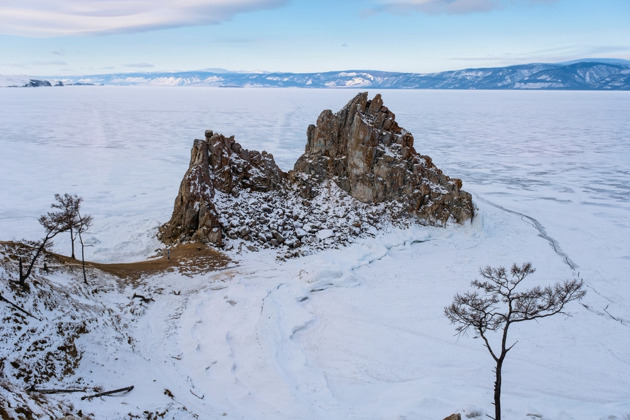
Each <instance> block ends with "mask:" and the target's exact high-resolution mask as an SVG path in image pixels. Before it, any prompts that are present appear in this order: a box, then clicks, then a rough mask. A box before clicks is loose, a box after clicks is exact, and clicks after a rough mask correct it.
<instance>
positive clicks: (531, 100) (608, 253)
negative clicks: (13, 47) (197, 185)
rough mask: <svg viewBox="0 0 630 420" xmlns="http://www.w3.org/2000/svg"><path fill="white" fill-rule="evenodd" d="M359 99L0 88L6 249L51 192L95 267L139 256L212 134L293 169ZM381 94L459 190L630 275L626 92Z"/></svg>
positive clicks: (1, 217) (1, 226)
mask: <svg viewBox="0 0 630 420" xmlns="http://www.w3.org/2000/svg"><path fill="white" fill-rule="evenodd" d="M355 93H356V91H352V90H298V89H221V88H158V87H152V88H134V87H64V88H63V89H57V88H55V89H2V91H0V110H2V112H1V113H0V126H1V127H2V136H1V138H0V142H1V146H2V155H1V156H0V159H1V165H0V179H1V180H2V191H1V192H0V202H1V203H2V205H1V206H0V232H2V238H3V239H20V238H23V237H26V238H37V237H38V236H39V235H40V234H41V228H40V226H39V225H38V224H37V221H36V219H37V217H38V216H39V215H40V214H42V213H43V212H44V211H45V210H47V208H48V206H49V204H50V203H51V202H52V198H53V195H54V194H55V193H64V192H68V193H76V194H79V195H81V196H82V197H84V199H85V201H84V211H85V212H88V213H89V214H92V215H93V216H94V219H95V226H94V228H93V230H92V232H91V233H92V236H91V241H92V242H93V243H94V247H93V248H92V249H88V251H89V252H90V254H91V255H90V257H91V258H94V259H97V260H101V261H112V260H133V259H138V258H142V257H143V256H145V255H146V254H147V253H150V252H151V251H152V250H153V249H154V247H155V246H156V245H157V244H156V243H155V242H154V241H153V238H152V236H153V235H154V233H155V231H156V228H157V226H158V225H159V224H160V223H163V222H165V221H167V220H168V219H169V217H170V212H171V211H172V204H173V200H174V199H175V196H176V194H177V189H178V187H179V182H180V180H181V178H182V176H183V174H184V172H185V171H186V169H187V166H188V159H189V152H190V148H191V146H192V141H193V139H195V138H203V135H204V131H205V130H206V129H212V130H214V131H215V132H220V133H223V134H225V135H235V137H236V140H237V141H238V142H240V143H241V144H242V145H243V146H244V147H246V148H249V149H255V150H267V151H269V152H271V153H273V154H274V156H275V158H276V161H277V162H278V164H279V165H280V167H281V168H282V169H283V170H288V169H290V168H292V165H293V163H294V162H295V160H296V159H297V157H298V156H300V154H301V153H302V152H303V149H304V145H305V143H306V128H307V126H308V125H309V124H311V123H314V122H315V121H316V119H317V116H318V115H319V113H320V112H321V111H322V110H323V109H327V108H328V109H332V110H333V111H334V112H336V111H337V110H339V109H340V108H341V107H342V106H343V105H345V103H346V102H347V101H348V100H350V99H351V98H352V96H354V95H355ZM375 93H376V92H370V96H373V95H374V94H375ZM382 94H383V99H384V103H385V104H386V105H387V106H388V107H389V108H390V109H391V110H392V111H394V112H395V113H396V115H397V120H398V121H399V124H400V125H401V126H402V127H404V128H406V129H407V130H409V131H411V132H412V133H413V135H414V137H415V147H416V150H418V151H419V152H420V153H422V154H426V155H429V156H431V157H432V158H433V161H434V162H435V163H436V164H437V166H438V167H440V168H442V169H443V170H444V172H445V173H446V174H448V175H450V176H452V177H457V178H461V179H463V181H464V189H465V190H467V191H469V192H471V193H473V194H476V195H477V197H478V200H487V201H489V202H492V203H494V204H497V205H500V206H503V207H505V208H507V209H509V210H512V211H516V212H519V213H524V214H527V215H528V216H530V217H533V218H535V219H537V220H539V221H540V222H541V223H542V224H543V225H544V226H546V228H547V229H548V230H549V233H550V234H552V236H553V235H559V234H561V235H562V236H563V238H565V243H564V244H563V246H564V247H566V248H567V252H568V251H571V252H569V254H570V255H575V254H579V253H583V252H588V253H592V252H594V251H599V250H605V252H602V253H601V258H604V259H608V258H616V259H618V260H621V261H625V263H627V264H630V255H629V254H628V252H629V251H628V249H630V246H629V245H630V239H629V238H630V218H629V217H628V216H629V213H630V200H629V199H628V196H629V193H630V174H629V171H630V118H628V115H630V94H629V93H628V92H548V91H536V92H521V91H518V92H514V91H423V90H421V91H384V92H382ZM63 241H64V238H61V239H60V240H59V245H58V246H62V244H63ZM576 258H577V256H576ZM602 265H604V266H605V265H607V264H602Z"/></svg>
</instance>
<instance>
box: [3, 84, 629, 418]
mask: <svg viewBox="0 0 630 420" xmlns="http://www.w3.org/2000/svg"><path fill="white" fill-rule="evenodd" d="M356 93H357V91H354V90H298V89H221V88H154V87H152V88H138V87H64V88H49V89H1V90H0V110H1V111H2V112H1V113H0V127H2V134H1V137H0V145H1V150H2V153H1V155H0V180H1V181H2V184H1V185H2V189H1V190H0V239H2V240H9V239H21V238H24V237H26V238H29V239H38V238H39V237H40V236H41V234H42V229H41V227H40V226H39V224H38V223H37V217H38V216H39V215H40V214H42V213H44V212H45V211H47V209H48V206H49V205H50V203H51V202H52V200H53V195H54V194H55V193H64V192H68V193H76V194H79V195H81V196H82V197H84V199H85V201H84V212H85V213H89V214H91V215H92V216H93V217H94V221H95V223H94V227H93V229H92V230H91V231H90V232H89V233H90V235H89V240H90V242H91V243H92V244H93V246H92V247H90V248H88V251H89V258H91V259H96V260H99V261H122V260H134V259H142V258H144V257H146V256H147V255H149V254H151V253H152V251H153V250H154V249H155V248H156V247H157V246H159V244H158V243H157V241H156V240H155V238H154V235H155V233H156V231H157V227H158V225H159V224H161V223H164V222H165V221H167V220H168V219H169V218H170V214H171V211H172V206H173V201H174V199H175V196H176V195H177V190H178V187H179V183H180V181H181V178H182V176H183V174H184V173H185V171H186V169H187V167H188V159H189V153H190V148H191V146H192V142H193V139H194V138H203V136H204V131H205V130H206V129H211V130H213V131H215V132H219V133H222V134H225V135H235V137H236V140H237V141H238V142H240V143H241V144H242V145H243V146H244V147H246V148H249V149H256V150H263V149H264V150H267V151H269V152H271V153H273V154H274V156H275V158H276V161H277V162H278V164H279V165H280V167H281V168H282V169H284V170H288V169H290V168H291V167H292V164H293V162H294V161H295V160H296V159H297V157H298V156H299V155H300V154H301V153H302V151H303V149H304V145H305V142H306V129H307V126H308V125H309V124H311V123H314V122H315V121H316V119H317V116H318V115H319V113H320V112H321V111H322V110H323V109H326V108H328V109H331V110H333V111H334V112H336V111H337V110H339V109H340V108H341V107H342V106H343V105H345V104H346V103H347V102H348V101H349V100H350V99H351V98H352V97H353V96H354V95H355V94H356ZM376 93H379V92H375V91H371V92H370V97H372V96H373V95H374V94H376ZM380 93H381V94H382V96H383V101H384V104H385V105H386V106H387V107H388V108H389V109H391V110H392V111H393V112H394V113H396V116H397V121H398V122H399V124H400V125H401V126H402V127H404V128H406V129H407V130H408V131H410V132H411V133H413V135H414V138H415V148H416V150H417V151H418V152H420V153H422V154H425V155H429V156H431V158H432V159H433V162H434V163H435V164H436V165H437V166H438V167H439V168H441V169H443V171H444V172H445V173H446V174H447V175H449V176H451V177H456V178H461V179H462V180H463V189H464V190H466V191H469V192H471V193H472V194H473V199H474V201H475V203H476V205H477V206H478V212H477V217H476V218H475V221H474V222H473V223H472V224H467V225H466V226H463V227H449V228H446V229H437V228H424V229H422V228H416V229H410V230H408V231H400V230H394V231H392V232H387V233H384V234H383V235H382V236H380V237H379V236H377V237H376V238H372V239H362V240H360V241H359V242H358V243H357V244H355V245H353V246H351V247H349V248H347V249H343V250H329V251H326V252H324V253H321V254H318V255H313V256H309V257H305V258H302V259H297V260H291V261H289V262H287V263H283V264H280V263H278V262H275V261H274V258H273V256H272V255H271V254H270V253H269V252H268V251H265V252H261V253H260V254H252V255H246V256H243V261H242V265H241V266H240V267H239V268H237V269H235V271H234V272H233V273H231V274H230V276H231V277H230V278H229V280H227V281H226V279H225V278H221V279H220V280H221V281H223V282H225V283H224V285H225V289H223V288H221V289H216V288H212V282H208V281H207V279H205V278H203V279H202V278H199V279H193V280H191V281H190V283H187V282H185V284H187V286H182V283H178V282H180V281H181V279H179V278H177V277H176V276H174V275H170V276H166V277H164V278H159V279H152V281H155V282H156V286H155V287H158V286H160V287H167V288H169V287H175V286H173V285H175V284H177V287H187V288H189V289H190V290H188V291H187V292H186V301H185V303H182V302H181V301H180V300H178V298H177V297H176V296H174V295H170V296H166V297H164V298H161V300H158V301H157V302H156V303H155V305H153V306H152V309H151V310H150V313H149V315H150V316H145V317H144V318H142V319H141V321H139V324H138V327H137V335H136V336H135V337H136V339H137V340H138V346H137V348H136V351H137V353H134V354H133V355H131V356H128V358H127V359H125V358H124V357H122V356H120V354H119V353H116V352H115V351H114V350H111V354H110V352H109V351H107V350H102V349H101V350H99V347H95V350H94V354H93V356H90V354H88V353H89V352H88V353H86V356H85V360H86V362H85V363H87V360H88V359H89V358H90V357H93V359H94V360H95V361H96V363H95V365H94V366H96V365H97V364H98V363H100V361H101V359H100V358H101V357H102V355H103V354H108V357H109V360H110V362H111V363H106V365H108V367H104V368H103V372H101V373H102V374H103V375H110V376H111V377H113V378H118V377H119V376H121V375H122V376H124V375H125V374H126V372H127V371H129V372H130V373H129V375H135V376H134V378H136V380H138V381H140V382H142V380H145V381H146V382H147V383H146V384H144V385H146V387H150V386H151V382H150V378H148V377H147V378H144V376H146V375H144V372H147V371H149V370H153V369H154V368H155V366H156V364H155V363H160V364H159V366H160V369H157V371H160V372H161V373H156V374H155V375H156V376H159V377H158V378H157V381H158V382H155V381H156V380H155V379H154V380H153V383H157V385H155V384H154V385H153V386H154V387H157V388H159V387H161V386H169V387H171V386H179V387H180V388H181V389H185V388H186V387H194V388H195V389H196V390H198V393H201V392H203V393H205V396H206V398H205V400H203V401H201V400H199V399H198V398H194V397H191V396H190V395H188V392H187V391H186V392H184V393H183V394H178V395H184V396H183V397H182V398H183V399H182V401H183V402H185V403H186V405H187V406H188V407H191V408H194V409H195V410H197V412H200V413H212V415H213V416H215V417H216V418H218V417H219V416H220V415H221V413H222V412H223V411H225V412H228V413H229V414H230V416H232V417H233V418H243V419H252V418H260V419H265V418H327V419H348V418H356V419H372V418H379V419H380V418H383V419H385V418H388V419H394V418H399V419H402V418H418V419H425V418H426V419H429V418H443V417H445V416H447V415H448V414H450V412H453V411H455V410H460V412H461V410H462V409H464V410H466V409H467V410H468V412H469V413H470V412H475V411H479V410H477V407H482V408H483V410H485V412H487V413H489V412H490V408H489V401H490V400H491V385H492V384H491V366H490V365H491V363H490V358H489V355H488V354H487V352H486V351H485V350H484V349H483V347H482V346H481V343H480V342H479V340H473V338H472V337H471V336H468V337H462V338H460V339H459V340H457V338H456V337H453V333H454V329H453V328H452V327H451V326H450V325H449V324H448V322H447V321H446V320H445V318H444V316H443V315H442V314H441V311H442V308H443V307H444V305H446V304H448V303H449V302H450V300H451V298H452V296H453V294H454V293H455V292H457V291H462V290H465V288H466V287H467V284H468V281H469V280H472V278H474V276H475V275H476V274H477V272H478V269H479V267H481V266H485V265H495V266H496V265H509V264H511V263H512V262H517V263H521V262H524V261H531V262H532V263H533V264H534V266H535V267H536V268H537V270H538V271H537V274H536V277H535V279H537V280H542V279H549V278H551V279H554V281H555V280H560V279H565V278H570V277H571V276H576V275H578V273H579V275H580V276H581V277H582V278H584V280H585V283H586V288H587V291H588V293H587V296H586V298H585V301H584V303H585V305H587V306H588V308H586V309H588V310H586V309H585V307H582V306H580V305H578V304H575V305H573V306H572V308H571V310H570V312H572V313H574V314H575V316H574V318H572V319H571V322H570V323H569V322H566V319H563V318H562V317H558V318H557V319H556V318H554V319H553V320H549V321H547V320H545V321H542V322H541V324H543V323H544V324H545V325H546V326H547V327H546V328H543V329H537V328H538V326H536V325H533V326H528V327H523V328H522V329H521V330H520V331H519V333H515V334H514V340H518V341H519V344H518V346H517V347H516V349H515V350H514V353H510V357H509V358H512V359H510V360H509V362H508V363H509V365H508V367H507V368H506V371H504V375H505V386H506V389H505V391H504V395H505V400H504V401H506V402H505V404H504V406H505V407H506V410H508V413H509V415H508V414H506V415H505V417H506V418H534V417H536V418H543V419H547V420H551V419H560V418H562V419H576V420H577V419H584V418H589V419H590V418H628V415H630V394H629V393H628V389H630V388H629V387H628V377H630V358H629V357H630V354H629V352H628V348H630V339H629V334H628V332H629V330H628V328H630V304H629V302H630V285H629V284H628V280H627V275H628V274H627V273H628V272H630V199H629V198H628V197H629V193H630V118H628V116H629V115H630V92H553V91H532V92H527V91H382V92H380ZM64 241H65V242H64ZM56 249H57V250H59V251H61V252H65V253H67V251H68V249H69V245H68V242H67V238H65V237H62V238H60V239H59V240H58V241H57V242H56ZM221 275H222V274H221V273H218V274H216V275H213V277H212V279H217V281H218V279H219V277H220V276H221ZM313 284H315V285H324V286H325V287H324V289H326V290H325V291H323V292H318V293H312V290H311V289H312V287H313V286H312V285H313ZM222 287H223V286H222ZM219 290H220V291H219ZM305 296H306V297H308V299H307V300H301V299H302V298H304V297H305ZM228 299H229V302H234V305H232V303H230V305H226V304H225V302H226V300H228ZM302 302H304V303H302ZM236 303H238V304H236ZM251 308H255V309H256V310H253V311H252V310H251ZM258 308H260V311H259V310H258ZM175 312H177V317H175V318H174V317H172V316H171V314H173V313H175ZM173 331H176V333H174V332H173ZM160 334H163V335H160ZM162 339H164V340H162ZM160 340H162V341H160ZM176 353H181V355H180V356H181V363H180V362H179V361H174V359H173V357H172V355H173V354H176ZM119 356H120V358H121V361H118V360H119V359H118V357H119ZM178 357H179V356H178ZM134 358H136V359H134ZM177 360H180V359H177ZM156 361H158V362H156ZM124 363H127V364H128V365H124ZM121 364H122V365H121ZM110 365H111V366H112V367H111V368H110V367H109V366H110ZM203 367H205V370H204V369H203ZM84 369H90V372H92V370H91V369H93V367H92V365H89V364H87V367H86V368H84ZM94 369H96V368H94ZM107 369H111V370H109V371H108V370H107ZM134 369H135V370H134ZM96 372H97V373H99V372H98V371H96ZM79 373H80V372H79ZM213 375H214V376H213ZM171 383H174V384H175V385H171ZM163 384H164V385H163ZM193 384H194V385H193ZM515 384H518V386H515ZM140 385H142V383H140V384H139V386H138V387H137V388H138V390H140V389H141V388H142V387H141V386H140ZM146 387H145V389H147V388H146ZM157 391H158V392H155V393H153V394H151V395H152V396H151V395H148V394H146V395H145V394H139V395H141V396H143V397H146V398H157V397H155V395H159V394H161V393H162V390H161V389H157ZM138 392H141V391H138ZM130 398H131V399H133V398H136V400H135V401H136V402H135V403H137V404H139V405H138V407H141V406H142V405H141V404H142V402H143V401H146V400H143V399H142V398H141V397H134V396H130ZM186 398H188V399H187V400H186ZM132 405H133V402H132ZM92 407H94V406H92ZM99 407H100V408H99V409H102V410H105V411H104V412H108V413H110V414H111V418H117V417H116V415H120V413H119V412H118V411H116V410H118V408H116V407H114V405H113V404H112V405H111V406H106V403H103V404H101V405H100V406H99ZM95 410H96V409H95ZM107 410H109V411H107ZM124 410H127V408H124ZM139 410H140V412H141V408H139ZM483 410H482V411H483ZM510 410H511V411H510ZM125 412H126V411H125ZM527 413H529V414H527ZM123 414H124V413H123ZM526 414H527V415H526ZM440 415H442V417H439V416H440ZM530 416H533V417H530ZM608 416H618V417H608ZM624 416H625V417H624ZM106 417H107V416H104V418H106ZM213 418H214V417H213Z"/></svg>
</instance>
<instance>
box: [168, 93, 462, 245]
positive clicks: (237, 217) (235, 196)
mask: <svg viewBox="0 0 630 420" xmlns="http://www.w3.org/2000/svg"><path fill="white" fill-rule="evenodd" d="M413 144H414V139H413V136H412V135H411V133H409V132H407V131H406V130H404V129H403V128H401V127H400V126H399V125H398V123H397V122H396V120H395V115H394V114H393V113H392V112H391V111H389V109H388V108H387V107H385V106H384V105H383V103H382V99H381V96H380V95H376V96H375V97H374V98H373V99H372V100H368V98H367V93H360V94H358V95H357V96H356V97H355V98H354V99H352V100H351V101H350V102H349V103H348V104H347V105H346V106H345V107H344V108H343V109H341V110H340V111H339V112H337V113H336V114H333V113H332V112H331V111H330V110H325V111H323V112H322V113H321V114H320V116H319V118H318V119H317V124H316V125H311V126H309V127H308V130H307V144H306V149H305V153H304V154H303V155H302V156H301V157H300V158H299V159H298V160H297V162H296V164H295V167H294V169H293V170H292V171H290V172H289V173H285V172H283V171H282V170H280V168H278V166H277V165H276V163H275V161H274V159H273V156H272V155H271V154H269V153H267V152H264V151H263V152H262V153H260V152H257V151H250V150H247V149H244V148H243V147H242V146H241V145H240V144H238V143H237V142H236V141H235V140H234V137H229V138H228V137H225V136H223V135H221V134H217V133H214V132H212V131H206V138H205V140H195V142H194V145H193V148H192V151H191V159H190V165H189V169H188V171H187V172H186V174H185V176H184V179H183V180H182V183H181V185H180V189H179V194H178V195H177V198H176V199H175V206H174V210H173V215H172V217H171V220H170V221H169V222H167V223H166V224H164V225H163V226H161V227H160V230H159V235H158V236H159V238H160V240H162V241H163V242H164V243H167V244H171V243H177V242H182V241H187V240H193V241H201V242H208V243H213V244H215V245H218V246H221V245H222V244H223V241H224V239H225V237H226V236H227V237H229V238H233V239H238V238H240V239H244V240H246V241H249V242H252V243H254V244H257V245H259V246H286V247H287V248H289V249H297V248H299V247H301V246H302V245H309V246H310V247H311V248H316V249H321V248H326V247H329V246H335V245H343V244H346V243H348V242H349V241H350V238H352V237H354V236H358V235H361V234H364V233H366V232H370V231H373V229H374V228H377V229H378V228H379V226H382V225H384V224H393V225H406V224H410V223H415V222H419V223H423V224H429V225H444V224H446V223H447V222H448V221H454V222H458V223H463V222H465V221H466V220H469V219H471V218H472V217H473V215H474V207H473V203H472V198H471V196H470V194H468V193H467V192H465V191H462V190H461V186H462V182H461V180H459V179H452V178H449V177H448V176H446V175H444V174H443V173H442V171H441V170H440V169H438V168H437V167H436V166H435V165H434V164H433V163H432V162H431V159H430V158H429V157H428V156H422V155H420V154H418V153H417V152H416V150H415V149H414V146H413Z"/></svg>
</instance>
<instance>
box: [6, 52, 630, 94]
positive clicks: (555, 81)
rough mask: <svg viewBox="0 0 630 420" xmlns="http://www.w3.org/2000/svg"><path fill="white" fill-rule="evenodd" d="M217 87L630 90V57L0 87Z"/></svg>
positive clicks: (67, 79)
mask: <svg viewBox="0 0 630 420" xmlns="http://www.w3.org/2000/svg"><path fill="white" fill-rule="evenodd" d="M61 84H64V85H77V84H79V85H81V84H92V85H115V86H218V87H269V88H271V87H297V88H363V89H366V88H378V89H523V90H525V89H530V90H531V89H538V90H541V89H548V90H630V61H626V60H617V59H592V60H591V59H587V60H578V61H572V62H566V63H555V64H544V63H533V64H523V65H517V66H509V67H493V68H478V69H465V70H455V71H445V72H441V73H427V74H419V73H396V72H385V71H372V70H352V71H331V72H325V73H266V72H250V73H248V72H230V71H226V70H221V69H212V70H207V71H187V72H174V73H116V74H98V75H87V76H64V77H37V78H29V77H26V76H23V77H20V76H12V77H5V78H3V77H2V76H0V86H51V85H55V86H59V85H61Z"/></svg>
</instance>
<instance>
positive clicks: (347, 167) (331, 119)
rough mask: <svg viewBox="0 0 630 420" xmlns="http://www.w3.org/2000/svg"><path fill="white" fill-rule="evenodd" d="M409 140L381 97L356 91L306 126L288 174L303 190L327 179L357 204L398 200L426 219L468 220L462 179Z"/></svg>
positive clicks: (468, 199) (468, 201)
mask: <svg viewBox="0 0 630 420" xmlns="http://www.w3.org/2000/svg"><path fill="white" fill-rule="evenodd" d="M413 143H414V139H413V135H412V134H411V133H409V132H408V131H406V130H404V129H403V128H401V127H400V126H399V125H398V123H397V122H396V116H395V115H394V113H393V112H391V111H390V110H389V109H388V108H387V107H386V106H384V105H383V101H382V99H381V95H376V96H375V97H374V99H372V100H371V101H370V100H368V98H367V93H360V94H358V95H357V96H356V97H355V98H354V99H352V100H351V101H350V102H349V103H348V104H347V105H346V106H345V107H344V108H343V109H342V110H341V111H339V112H338V113H336V114H333V113H332V112H331V111H330V110H326V111H324V112H322V113H321V114H320V116H319V118H318V119H317V125H310V126H309V127H308V131H307V144H306V151H305V153H304V154H303V155H302V156H301V157H300V158H299V159H298V160H297V162H296V163H295V168H294V171H293V172H292V174H291V175H293V176H292V178H293V179H294V180H295V181H299V180H306V185H305V186H304V188H305V189H306V190H308V188H309V185H312V183H313V180H315V181H317V182H321V181H323V180H325V179H330V178H332V179H334V181H335V183H336V184H337V185H338V186H339V187H340V188H341V189H342V190H344V191H346V192H347V193H348V194H350V195H351V196H352V197H354V198H355V199H357V200H359V201H361V202H363V203H381V202H386V201H404V202H405V203H406V204H407V207H408V210H409V212H410V213H412V214H416V215H418V216H419V217H421V218H423V219H425V220H428V221H430V222H441V223H444V222H446V221H447V220H448V219H449V218H453V219H454V220H455V221H457V222H460V223H461V222H463V221H465V220H468V219H470V218H472V216H473V206H472V199H471V196H470V194H468V193H466V192H463V191H461V187H462V181H461V180H460V179H451V178H449V177H448V176H446V175H444V174H443V173H442V171H441V170H440V169H438V168H437V167H436V166H435V165H434V164H433V163H432V161H431V158H430V157H428V156H422V155H420V154H419V153H417V152H416V150H415V149H414V147H413ZM303 174H306V175H308V177H304V176H303ZM307 194H308V193H307Z"/></svg>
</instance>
